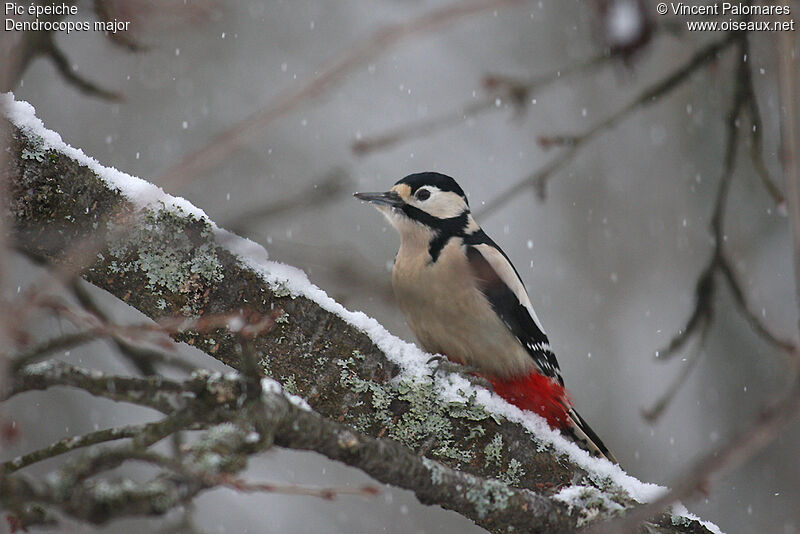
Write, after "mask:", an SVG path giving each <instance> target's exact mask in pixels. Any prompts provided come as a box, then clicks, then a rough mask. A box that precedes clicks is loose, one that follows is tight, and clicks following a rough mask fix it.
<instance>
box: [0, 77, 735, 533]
mask: <svg viewBox="0 0 800 534" xmlns="http://www.w3.org/2000/svg"><path fill="white" fill-rule="evenodd" d="M0 108H2V109H3V112H4V113H5V114H6V116H7V117H8V118H9V119H10V120H11V122H12V123H14V125H16V126H17V127H18V128H20V129H22V130H24V131H25V132H26V133H32V134H35V135H38V136H39V137H41V138H42V139H43V140H44V142H45V144H46V145H47V147H48V148H52V149H54V150H56V151H58V152H61V153H63V154H65V155H67V156H69V157H71V158H73V159H75V160H76V161H77V162H79V163H81V164H83V165H86V166H87V167H89V168H90V169H91V170H92V171H94V172H95V173H97V175H98V176H99V177H100V178H101V179H103V180H105V181H106V182H107V183H108V184H109V185H110V186H112V187H114V188H115V189H118V190H119V191H120V192H121V193H122V194H123V195H124V196H125V197H126V198H128V199H129V200H130V201H131V202H133V203H134V204H135V205H137V206H138V207H141V208H145V207H153V206H157V205H158V204H160V203H163V204H164V206H166V207H167V208H170V207H173V208H175V209H180V210H182V211H183V212H184V213H186V214H191V215H193V216H195V217H197V218H201V219H204V220H205V221H207V222H208V223H209V224H210V225H211V227H212V228H213V230H214V233H215V236H216V237H217V239H218V241H219V243H220V244H221V245H223V246H225V247H226V248H227V249H228V250H229V251H230V252H231V253H233V254H234V255H236V256H237V257H238V258H239V259H240V261H242V263H244V264H245V265H247V266H248V267H250V268H251V269H253V270H254V271H255V272H257V273H259V274H260V275H261V276H262V277H263V279H264V280H265V281H266V282H267V283H268V284H269V285H270V286H271V287H272V288H280V289H282V290H285V291H288V292H289V293H290V294H291V295H294V296H302V297H305V298H308V299H309V300H312V301H314V302H316V303H317V304H318V305H319V306H320V307H321V308H323V309H324V310H326V311H328V312H330V313H333V314H335V315H337V316H339V317H341V318H342V319H343V320H344V321H345V322H347V323H348V324H350V325H351V326H353V327H355V328H357V329H359V330H361V331H363V332H364V333H365V334H367V336H369V337H370V339H372V341H373V342H374V343H375V345H376V346H377V347H378V348H379V349H380V350H381V351H383V352H384V353H385V354H386V357H387V358H389V359H390V360H391V361H393V362H395V363H396V364H398V365H399V367H400V368H401V371H402V373H403V375H404V378H413V379H420V380H428V379H430V374H431V366H430V365H428V363H427V362H428V360H429V359H430V358H431V355H430V354H427V353H425V352H423V351H422V350H421V349H419V348H418V347H417V346H416V345H414V344H412V343H408V342H406V341H403V340H401V339H399V338H397V337H395V336H394V335H392V334H390V333H389V332H388V331H387V330H386V329H385V328H384V327H383V325H381V324H380V323H379V322H378V321H376V320H375V319H373V318H371V317H369V316H367V315H366V314H364V313H363V312H359V311H350V310H348V309H346V308H345V307H344V306H342V305H341V304H339V303H338V302H336V301H335V300H333V299H332V298H331V297H329V296H328V295H327V294H326V293H325V292H324V291H323V290H322V289H320V288H319V287H317V286H315V285H314V284H312V283H311V282H310V281H309V279H308V277H307V276H306V274H305V273H304V272H303V271H301V270H300V269H298V268H296V267H291V266H289V265H285V264H282V263H278V262H274V261H269V259H268V257H269V256H268V254H267V251H266V250H265V249H264V248H263V247H262V246H260V245H258V244H256V243H254V242H252V241H250V240H249V239H245V238H242V237H239V236H237V235H234V234H232V233H230V232H228V231H226V230H223V229H220V228H219V227H217V225H216V224H215V223H214V222H213V221H211V220H210V219H209V218H208V217H207V216H206V214H205V212H203V210H201V209H199V208H197V207H195V206H194V205H192V204H191V203H190V202H189V201H187V200H185V199H183V198H180V197H174V196H172V195H169V194H167V193H165V192H164V191H163V190H162V189H161V188H160V187H158V186H156V185H154V184H151V183H150V182H147V181H145V180H142V179H141V178H137V177H135V176H131V175H130V174H126V173H124V172H121V171H119V170H117V169H114V168H111V167H105V166H103V165H101V164H100V163H99V162H97V160H95V159H94V158H91V157H89V156H87V155H86V154H84V153H83V151H81V150H80V149H77V148H73V147H71V146H69V145H67V144H66V143H64V141H63V140H62V139H61V136H60V135H59V134H58V133H56V132H53V131H51V130H48V129H47V128H45V127H44V124H42V122H41V121H40V120H39V119H38V118H37V117H36V114H35V110H34V108H33V106H31V105H30V104H28V103H27V102H23V101H17V100H15V99H14V95H13V94H12V93H0ZM435 380H436V381H437V386H439V387H438V389H439V390H440V391H441V395H442V397H443V399H444V400H446V401H452V402H467V399H468V398H469V397H470V396H471V395H474V396H475V401H476V402H477V403H478V404H479V405H481V406H482V407H483V408H484V409H485V410H486V411H488V412H491V413H496V414H498V415H501V416H503V417H505V418H506V419H508V420H509V421H512V422H515V423H518V424H521V425H523V426H524V427H525V428H526V429H527V430H528V431H529V432H531V434H533V435H534V436H535V437H536V438H537V439H538V440H540V441H541V442H542V443H545V444H548V445H551V446H552V447H553V448H554V449H555V451H556V452H558V453H560V454H564V455H565V456H567V457H568V458H569V459H570V460H571V461H572V462H574V463H575V464H576V465H578V466H580V467H582V468H583V469H584V470H586V471H587V473H589V475H590V476H591V477H592V478H593V479H594V480H595V481H596V482H603V481H610V482H612V483H614V484H615V485H617V486H619V487H620V488H621V489H623V490H624V491H625V492H627V493H628V494H629V495H630V497H631V498H632V499H634V500H636V501H638V502H640V503H646V502H650V501H652V500H654V499H656V498H658V497H659V496H661V495H662V494H663V493H664V492H665V491H666V488H665V487H663V486H659V485H657V484H651V483H647V482H642V481H640V480H638V479H636V478H635V477H632V476H630V475H629V474H627V473H626V472H625V471H623V470H622V469H621V468H620V467H619V466H618V465H614V464H612V463H611V462H609V461H608V460H605V459H600V458H594V457H592V456H590V455H589V453H588V452H586V451H584V450H583V449H581V448H580V447H578V446H577V445H575V444H574V443H572V442H571V441H568V440H567V439H566V438H564V437H563V436H562V435H561V433H560V432H558V431H556V430H553V429H551V428H550V427H549V426H548V425H547V422H546V421H545V420H544V419H543V418H542V417H540V416H538V415H536V414H534V413H531V412H523V411H522V410H520V409H519V408H517V407H516V406H512V405H511V404H508V403H507V402H506V401H505V400H503V399H502V398H500V397H499V396H497V395H495V394H494V393H491V392H489V391H487V390H486V389H483V388H476V387H475V386H473V385H472V384H470V383H469V382H468V381H467V380H466V379H464V378H463V377H461V376H458V375H448V376H446V377H442V376H441V374H439V373H437V376H436V377H435ZM262 388H263V389H264V391H268V392H273V393H282V394H284V395H286V396H287V397H288V398H289V399H290V400H291V401H292V402H293V403H294V404H296V405H297V406H299V407H302V408H303V409H309V410H310V407H309V406H308V404H307V403H306V401H305V400H304V399H302V398H301V397H298V396H296V395H290V394H289V393H287V392H285V391H284V390H283V387H282V386H281V385H280V383H278V382H276V381H275V380H272V379H263V380H262ZM673 513H674V514H675V515H681V516H683V517H687V518H689V519H693V520H698V519H697V517H696V516H694V515H692V514H689V513H688V512H687V511H686V508H685V507H683V506H682V505H676V506H674V507H673ZM703 524H704V525H705V526H706V528H708V529H709V530H711V531H712V532H714V533H715V534H721V531H720V530H719V527H717V526H716V525H714V524H713V523H709V522H703Z"/></svg>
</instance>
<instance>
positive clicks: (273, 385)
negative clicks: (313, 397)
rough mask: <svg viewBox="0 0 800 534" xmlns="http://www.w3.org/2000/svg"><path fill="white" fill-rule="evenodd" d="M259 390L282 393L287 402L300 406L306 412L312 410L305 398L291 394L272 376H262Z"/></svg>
mask: <svg viewBox="0 0 800 534" xmlns="http://www.w3.org/2000/svg"><path fill="white" fill-rule="evenodd" d="M261 391H263V392H264V393H274V394H276V395H283V396H284V397H286V398H287V399H289V402H291V403H292V404H294V405H295V406H297V407H298V408H300V409H301V410H305V411H307V412H310V411H312V410H311V406H309V405H308V403H307V402H306V400H305V399H304V398H303V397H301V396H299V395H292V394H291V393H289V392H288V391H286V390H285V389H283V386H282V385H281V383H280V382H278V381H277V380H273V379H272V378H262V379H261Z"/></svg>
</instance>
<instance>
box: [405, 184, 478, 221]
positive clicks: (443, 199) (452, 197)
mask: <svg viewBox="0 0 800 534" xmlns="http://www.w3.org/2000/svg"><path fill="white" fill-rule="evenodd" d="M431 189H432V191H431V197H430V199H428V200H427V201H425V202H417V203H416V205H417V206H418V207H419V208H420V209H422V210H424V211H426V212H428V213H430V214H431V215H433V216H434V217H436V218H439V219H451V218H453V217H458V216H459V215H461V214H462V213H463V212H464V210H465V209H466V207H467V205H466V204H465V203H464V199H462V198H461V197H460V196H459V195H457V194H456V193H451V192H450V191H439V190H438V189H436V188H431Z"/></svg>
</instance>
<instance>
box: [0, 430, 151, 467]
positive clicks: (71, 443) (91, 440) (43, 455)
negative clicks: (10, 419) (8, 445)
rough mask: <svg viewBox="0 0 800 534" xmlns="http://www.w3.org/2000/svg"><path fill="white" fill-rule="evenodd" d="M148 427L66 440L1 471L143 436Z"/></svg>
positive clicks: (28, 454)
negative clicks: (106, 443) (82, 449)
mask: <svg viewBox="0 0 800 534" xmlns="http://www.w3.org/2000/svg"><path fill="white" fill-rule="evenodd" d="M146 426H147V425H144V424H141V425H128V426H123V427H119V428H107V429H105V430H98V431H96V432H90V433H89V434H84V435H83V436H73V437H69V438H64V439H61V440H59V441H56V442H55V443H52V444H51V445H49V446H47V447H45V448H43V449H39V450H38V451H33V452H29V453H27V454H23V455H22V456H18V457H16V458H14V459H13V460H8V461H6V462H3V463H2V464H0V470H2V471H3V472H4V473H13V472H14V471H17V470H19V469H22V468H23V467H27V466H29V465H31V464H34V463H37V462H41V461H43V460H47V459H49V458H54V457H56V456H59V455H61V454H65V453H68V452H71V451H74V450H77V449H80V448H83V447H89V446H91V445H96V444H98V443H105V442H108V441H115V440H118V439H125V438H132V437H134V436H137V435H139V434H141V433H142V432H143V431H144V430H145V427H146Z"/></svg>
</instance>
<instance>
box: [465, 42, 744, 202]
mask: <svg viewBox="0 0 800 534" xmlns="http://www.w3.org/2000/svg"><path fill="white" fill-rule="evenodd" d="M735 35H736V34H735V33H728V34H726V35H725V37H723V38H721V39H719V40H717V41H713V42H712V43H710V44H708V45H706V46H704V47H702V48H701V49H700V50H698V51H697V52H695V53H694V54H693V55H692V57H691V58H690V59H689V61H687V62H685V63H684V64H683V65H681V66H680V67H678V68H677V69H676V70H674V71H673V72H672V73H670V74H669V75H667V76H665V77H663V78H662V79H661V80H659V81H658V82H656V83H654V84H652V85H650V86H648V87H647V88H646V89H645V90H644V91H642V92H640V93H639V94H638V95H637V96H636V97H635V98H633V100H631V101H630V102H629V103H628V104H626V105H625V106H623V107H622V108H620V109H619V110H618V111H616V112H615V113H614V114H612V115H610V116H608V117H607V118H605V119H604V120H602V121H600V122H597V123H595V124H594V125H592V126H591V127H590V128H589V129H588V130H586V131H584V132H583V133H580V134H578V135H548V136H545V137H544V140H545V144H546V145H549V144H550V141H552V140H553V139H565V140H569V143H568V148H565V149H564V150H563V151H562V152H561V153H560V154H559V155H558V156H556V157H555V158H554V159H552V160H551V161H550V163H548V164H547V165H545V166H544V167H542V168H541V169H539V170H537V171H535V172H533V173H532V174H530V175H529V176H527V177H526V178H524V179H523V180H521V181H519V182H517V183H516V184H514V185H512V186H511V187H509V188H508V189H506V190H505V191H503V192H502V193H500V194H499V195H498V196H496V197H495V198H493V199H492V200H490V201H489V202H487V203H486V204H485V205H484V206H483V207H482V208H481V209H480V210H479V211H478V215H479V216H487V215H489V214H491V213H493V212H494V211H496V210H497V209H499V208H500V207H502V206H504V205H505V204H506V203H507V202H508V201H510V200H511V199H513V198H516V197H517V195H519V193H521V192H522V191H524V190H525V189H527V188H529V187H533V188H535V189H536V191H537V193H538V195H539V198H544V197H545V196H546V194H547V183H548V182H549V180H550V178H552V177H553V176H554V175H555V174H556V173H557V172H558V171H560V170H561V169H562V168H563V167H564V166H565V165H566V164H567V163H569V162H570V161H572V160H573V159H574V158H575V156H577V154H578V151H579V149H580V148H581V147H583V146H584V145H586V143H588V142H589V141H591V140H592V139H593V138H595V137H596V136H597V135H599V134H601V133H603V132H605V131H607V130H609V129H611V128H613V127H614V126H616V125H617V124H619V123H620V122H622V121H623V120H625V119H626V118H627V117H628V116H629V115H630V114H631V113H633V112H634V111H638V110H640V109H642V108H645V107H647V106H650V105H652V104H654V103H657V102H660V101H661V100H660V97H662V96H664V95H666V94H668V93H669V92H670V91H672V90H673V89H675V88H676V87H678V86H679V85H681V84H682V83H683V82H685V81H686V80H688V79H689V77H690V76H691V75H692V74H694V73H695V72H696V71H697V70H699V69H700V68H701V67H703V66H705V65H707V64H708V63H710V62H712V61H714V60H716V59H717V58H718V56H719V54H720V53H721V52H723V51H725V50H726V49H727V48H728V47H729V46H730V45H731V44H732V43H733V42H734V40H735Z"/></svg>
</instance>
